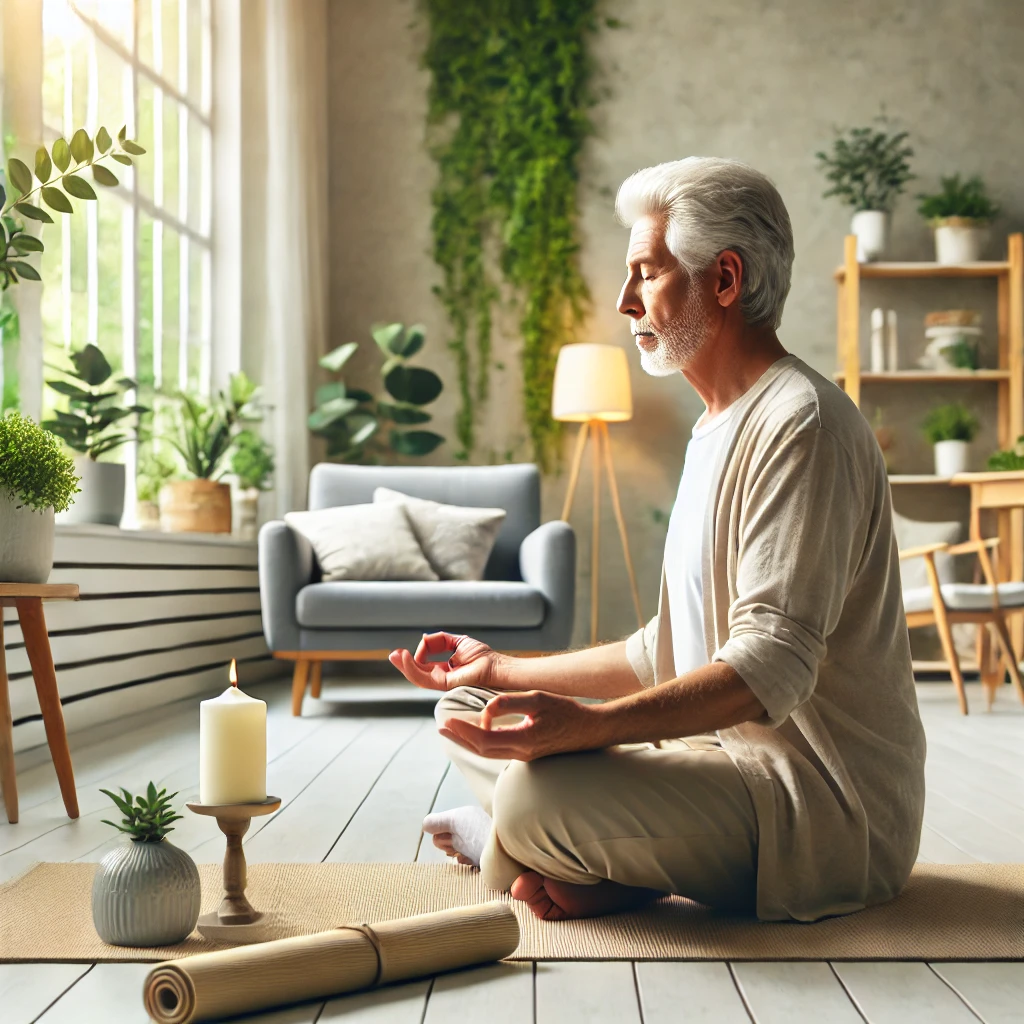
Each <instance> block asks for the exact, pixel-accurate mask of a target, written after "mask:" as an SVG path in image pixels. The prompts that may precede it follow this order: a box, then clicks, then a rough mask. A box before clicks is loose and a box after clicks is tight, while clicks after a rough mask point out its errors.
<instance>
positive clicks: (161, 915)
mask: <svg viewBox="0 0 1024 1024" xmlns="http://www.w3.org/2000/svg"><path fill="white" fill-rule="evenodd" d="M100 792H101V793H104V794H106V795H107V796H109V797H110V799H111V800H113V801H114V803H115V804H116V805H117V809H118V810H119V811H120V812H121V814H122V815H124V817H123V818H122V820H121V824H120V825H117V824H115V823H114V822H112V821H107V820H106V819H104V821H103V823H104V824H105V825H111V826H113V827H114V828H116V829H117V830H118V831H119V832H123V833H124V834H125V835H127V836H129V837H130V838H131V842H128V843H125V844H123V845H122V846H118V847H117V848H116V849H114V850H111V852H110V853H108V854H107V855H106V856H105V857H104V858H103V860H102V861H101V862H100V866H99V869H98V870H97V872H96V877H95V879H94V880H93V886H92V919H93V924H95V926H96V931H97V932H98V934H99V937H100V938H101V939H102V940H103V941H104V942H108V943H110V945H112V946H172V945H174V944H175V943H178V942H181V941H182V940H184V939H186V938H187V937H188V936H189V934H190V933H191V932H192V929H193V928H195V926H196V922H197V921H198V920H199V903H200V890H199V871H198V870H197V868H196V866H195V863H194V862H193V860H192V858H191V857H190V856H189V855H188V854H187V853H185V851H184V850H179V849H178V847H176V846H173V845H172V844H171V843H169V842H168V841H167V839H166V838H165V837H166V836H167V833H168V832H171V831H172V830H173V823H174V822H175V821H179V820H180V819H181V815H180V814H175V813H174V811H173V810H172V808H171V801H172V800H173V799H174V798H175V797H176V796H177V795H178V794H177V793H171V794H170V796H168V795H167V790H166V789H161V790H160V791H159V792H157V788H156V786H154V785H153V783H152V782H151V783H150V784H149V786H148V787H147V788H146V795H145V796H136V797H133V796H132V794H131V793H129V792H128V790H127V789H123V788H122V790H121V795H120V796H118V795H117V794H116V793H112V792H111V791H110V790H109V789H101V790H100Z"/></svg>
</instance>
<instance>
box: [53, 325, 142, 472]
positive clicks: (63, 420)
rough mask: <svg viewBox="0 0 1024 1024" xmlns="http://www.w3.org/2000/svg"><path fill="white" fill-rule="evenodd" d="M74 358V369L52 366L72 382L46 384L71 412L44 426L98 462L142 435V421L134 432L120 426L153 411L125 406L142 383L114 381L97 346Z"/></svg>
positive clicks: (58, 381) (60, 415)
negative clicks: (127, 394)
mask: <svg viewBox="0 0 1024 1024" xmlns="http://www.w3.org/2000/svg"><path fill="white" fill-rule="evenodd" d="M70 358H71V365H72V367H73V369H70V370H67V369H63V368H61V367H50V368H51V369H54V370H57V372H58V373H62V374H64V376H65V377H66V378H70V379H68V380H48V381H47V382H46V384H47V386H48V387H50V388H52V389H53V390H54V391H56V392H57V393H58V394H61V395H65V396H66V397H67V400H68V408H67V411H61V410H58V411H57V412H56V413H55V414H54V415H55V416H56V419H52V420H45V421H44V422H43V426H44V427H45V428H46V429H47V430H50V431H52V432H53V433H54V434H56V435H57V436H58V437H59V438H61V439H62V440H63V441H64V443H65V444H66V445H67V446H68V447H69V448H70V449H71V450H72V451H76V452H81V453H82V454H83V455H88V456H89V458H90V459H93V460H96V459H98V458H99V457H100V456H101V455H106V454H107V452H112V451H114V449H116V448H120V447H121V445H124V444H127V443H128V442H129V441H131V440H133V439H134V438H135V437H136V436H137V435H138V422H137V421H136V426H135V429H134V430H131V431H125V430H122V429H118V424H120V423H122V421H123V420H125V419H126V418H127V417H129V416H136V417H138V416H141V415H142V414H144V413H147V412H149V409H148V408H147V407H146V406H144V405H128V406H125V405H122V404H121V401H122V398H123V395H124V392H125V391H133V390H135V388H137V387H138V384H137V383H136V382H135V381H133V380H131V379H130V378H128V377H122V378H120V379H119V380H116V381H114V382H111V380H110V378H111V377H112V376H113V373H114V371H113V370H112V369H111V367H110V363H109V362H108V361H107V358H106V356H104V354H103V353H102V352H101V351H100V350H99V349H98V348H97V347H96V346H95V345H86V346H85V348H83V349H81V350H79V351H78V352H72V353H71V356H70Z"/></svg>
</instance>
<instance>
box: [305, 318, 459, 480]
mask: <svg viewBox="0 0 1024 1024" xmlns="http://www.w3.org/2000/svg"><path fill="white" fill-rule="evenodd" d="M370 333H371V334H372V335H373V340H374V341H375V342H376V343H377V347H378V348H379V349H380V350H381V352H382V353H383V354H384V365H383V366H382V367H381V371H380V372H381V377H382V378H383V384H384V390H385V391H386V392H387V396H388V397H387V398H378V397H375V396H374V395H371V394H370V393H369V392H368V391H364V390H362V389H361V388H353V387H348V386H347V385H346V384H345V382H344V380H336V381H331V383H329V384H324V385H323V386H322V387H319V388H317V390H316V397H315V401H316V408H315V409H314V410H313V412H311V413H310V414H309V418H308V420H307V424H308V426H309V429H310V430H311V431H312V432H313V433H314V434H316V435H317V436H319V437H322V438H324V439H325V440H326V441H327V454H328V456H330V457H332V458H337V459H339V460H340V461H341V462H366V461H369V462H379V461H380V460H381V459H382V458H384V457H390V456H391V455H407V456H413V457H419V456H423V455H429V454H430V453H431V452H432V451H434V449H435V448H437V446H438V445H440V444H443V443H444V438H443V437H442V436H441V435H440V434H435V433H434V432H433V431H432V430H419V429H417V430H403V429H399V428H401V427H409V426H418V425H422V424H424V423H429V422H430V420H431V419H432V418H433V417H432V416H431V414H430V413H429V412H427V411H426V410H425V409H424V408H423V406H425V405H429V404H430V403H431V402H433V401H434V399H436V398H437V396H438V395H439V394H440V393H441V391H442V390H443V388H444V384H443V383H442V382H441V378H440V377H438V375H437V374H436V373H434V372H433V371H432V370H427V369H424V368H423V367H421V366H410V365H409V364H408V359H409V358H410V357H411V356H414V355H415V354H416V353H417V352H419V350H420V349H421V348H423V343H424V341H425V340H426V336H425V333H424V329H423V326H422V325H421V324H414V325H413V326H412V327H408V328H407V327H405V326H404V325H403V324H376V325H374V327H373V328H372V329H371V331H370ZM358 349H359V342H357V341H350V342H348V343H346V344H344V345H339V346H338V348H336V349H334V351H333V352H328V353H327V355H325V356H324V357H323V358H322V359H321V360H320V365H321V366H322V367H323V368H324V369H325V370H330V371H331V372H332V373H340V372H341V371H342V370H343V369H344V367H345V364H346V363H347V362H348V361H349V359H351V358H352V355H353V354H354V353H355V352H356V351H357V350H358Z"/></svg>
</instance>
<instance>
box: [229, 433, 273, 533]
mask: <svg viewBox="0 0 1024 1024" xmlns="http://www.w3.org/2000/svg"><path fill="white" fill-rule="evenodd" d="M231 472H232V473H234V475H235V478H236V480H237V481H238V494H237V496H236V499H235V508H236V511H237V513H238V514H237V517H236V520H237V521H236V525H235V529H236V532H237V533H238V536H239V537H240V538H241V539H242V540H255V539H256V527H257V520H258V518H259V500H260V492H261V491H266V490H269V483H270V477H271V475H272V474H273V472H274V449H273V448H272V447H271V445H270V444H268V443H267V442H266V441H265V440H264V439H263V438H262V437H261V436H260V435H259V434H257V433H256V431H255V430H243V431H242V432H241V433H240V434H239V435H238V436H237V437H236V438H235V447H234V451H233V452H232V455H231Z"/></svg>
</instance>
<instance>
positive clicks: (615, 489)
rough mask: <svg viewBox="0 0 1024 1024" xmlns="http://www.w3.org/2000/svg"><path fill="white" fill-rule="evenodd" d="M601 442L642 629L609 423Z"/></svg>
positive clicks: (638, 598)
mask: <svg viewBox="0 0 1024 1024" xmlns="http://www.w3.org/2000/svg"><path fill="white" fill-rule="evenodd" d="M600 440H601V443H602V445H603V447H604V464H605V469H606V470H607V472H608V489H609V490H610V491H611V493H612V508H613V509H614V510H615V522H616V523H618V526H619V537H620V538H621V539H622V553H623V554H624V555H625V556H626V572H627V573H629V587H630V590H631V591H632V593H633V607H634V608H635V609H636V621H637V624H638V625H639V626H640V628H641V629H642V628H643V626H644V615H643V612H642V611H641V609H640V591H639V590H638V589H637V585H636V573H634V572H633V559H632V557H630V554H629V539H628V538H627V536H626V521H625V519H623V518H622V505H621V504H620V503H619V485H618V482H617V481H616V479H615V465H614V464H613V462H612V443H611V438H610V437H609V435H608V424H607V423H603V422H602V423H601V438H600Z"/></svg>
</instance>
